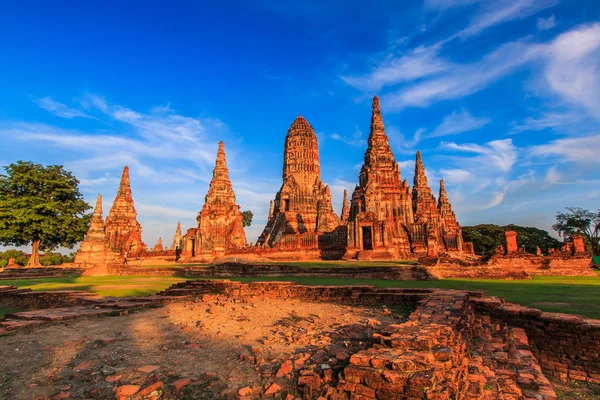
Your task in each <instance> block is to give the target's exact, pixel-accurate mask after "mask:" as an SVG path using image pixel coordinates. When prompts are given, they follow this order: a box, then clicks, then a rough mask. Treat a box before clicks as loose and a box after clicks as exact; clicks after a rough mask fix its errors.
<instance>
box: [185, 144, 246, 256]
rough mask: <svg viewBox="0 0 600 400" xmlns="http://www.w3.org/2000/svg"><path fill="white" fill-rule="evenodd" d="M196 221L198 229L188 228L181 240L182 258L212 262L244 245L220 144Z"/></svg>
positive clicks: (239, 216)
mask: <svg viewBox="0 0 600 400" xmlns="http://www.w3.org/2000/svg"><path fill="white" fill-rule="evenodd" d="M196 219H197V221H198V228H192V229H188V231H187V233H186V235H185V238H184V240H183V249H182V250H183V251H182V256H183V257H186V258H187V259H190V258H193V259H198V260H200V259H201V260H207V261H213V260H214V259H215V257H218V256H221V255H224V254H225V253H227V252H232V251H235V250H236V249H240V248H244V247H245V246H246V234H245V233H244V227H243V217H242V213H241V211H240V206H238V205H237V204H236V200H235V193H234V192H233V187H232V185H231V180H230V179H229V170H228V169H227V161H226V158H225V145H224V144H223V142H219V150H218V152H217V160H216V163H215V169H214V170H213V178H212V180H211V182H210V186H209V188H208V193H207V194H206V197H205V200H204V205H203V206H202V210H201V211H200V212H199V213H198V217H197V218H196Z"/></svg>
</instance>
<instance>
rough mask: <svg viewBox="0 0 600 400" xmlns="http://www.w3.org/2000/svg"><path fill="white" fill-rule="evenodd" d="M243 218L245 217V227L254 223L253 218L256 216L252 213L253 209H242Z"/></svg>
mask: <svg viewBox="0 0 600 400" xmlns="http://www.w3.org/2000/svg"><path fill="white" fill-rule="evenodd" d="M242 218H244V223H243V226H244V228H245V227H247V226H250V225H252V218H254V214H252V211H250V210H246V211H242Z"/></svg>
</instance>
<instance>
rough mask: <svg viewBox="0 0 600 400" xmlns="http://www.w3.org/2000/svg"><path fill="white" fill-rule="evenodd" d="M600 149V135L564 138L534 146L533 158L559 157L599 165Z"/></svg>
mask: <svg viewBox="0 0 600 400" xmlns="http://www.w3.org/2000/svg"><path fill="white" fill-rule="evenodd" d="M598 149H600V135H594V136H586V137H578V138H564V139H557V140H553V141H551V142H549V143H545V144H541V145H537V146H533V147H532V148H531V154H532V155H533V156H539V157H548V156H557V157H559V158H560V159H562V160H566V161H572V162H577V163H585V164H599V163H600V157H598Z"/></svg>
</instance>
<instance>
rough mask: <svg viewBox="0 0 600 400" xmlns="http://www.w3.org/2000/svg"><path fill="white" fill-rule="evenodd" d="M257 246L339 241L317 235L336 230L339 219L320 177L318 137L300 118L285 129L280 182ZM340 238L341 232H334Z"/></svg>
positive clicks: (317, 245) (299, 247) (295, 247)
mask: <svg viewBox="0 0 600 400" xmlns="http://www.w3.org/2000/svg"><path fill="white" fill-rule="evenodd" d="M271 204H272V205H271V210H270V212H269V220H268V222H267V226H266V227H265V229H264V230H263V232H262V234H261V235H260V237H259V238H258V242H257V245H258V246H259V247H269V248H276V249H279V250H281V251H314V250H318V249H321V250H325V249H324V247H327V248H329V247H332V246H333V245H337V244H339V242H338V241H335V240H331V238H327V239H325V240H323V239H321V238H320V237H321V236H322V235H324V234H327V233H331V232H335V231H336V229H337V228H338V227H340V226H341V225H342V221H341V220H340V218H339V217H338V216H337V214H335V212H334V211H333V207H332V204H331V192H330V189H329V186H327V185H326V184H325V183H323V181H322V180H321V167H320V163H319V148H318V141H317V136H316V135H315V131H314V130H313V128H312V126H311V125H310V124H309V123H308V121H306V120H305V119H304V118H303V117H298V118H296V120H295V121H294V122H293V123H292V126H291V127H290V129H289V130H288V132H287V136H286V138H285V145H284V156H283V183H282V185H281V189H280V190H279V192H277V194H276V195H275V200H274V201H273V202H272V203H271ZM337 236H341V237H342V239H343V236H345V235H344V234H342V235H337Z"/></svg>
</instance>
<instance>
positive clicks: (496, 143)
mask: <svg viewBox="0 0 600 400" xmlns="http://www.w3.org/2000/svg"><path fill="white" fill-rule="evenodd" d="M440 146H441V147H442V148H443V149H447V150H454V151H461V152H465V153H474V154H476V155H477V156H476V157H474V158H472V159H471V161H472V164H474V165H475V166H477V167H478V168H481V169H485V168H487V167H489V166H492V167H494V168H496V169H498V170H500V171H502V172H509V171H510V170H511V169H512V167H513V166H514V165H515V163H516V162H517V159H518V152H517V148H516V147H515V145H514V144H513V143H512V139H502V140H493V141H491V142H487V143H486V144H484V145H479V144H474V143H468V144H462V145H459V144H456V143H454V142H442V143H440Z"/></svg>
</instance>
